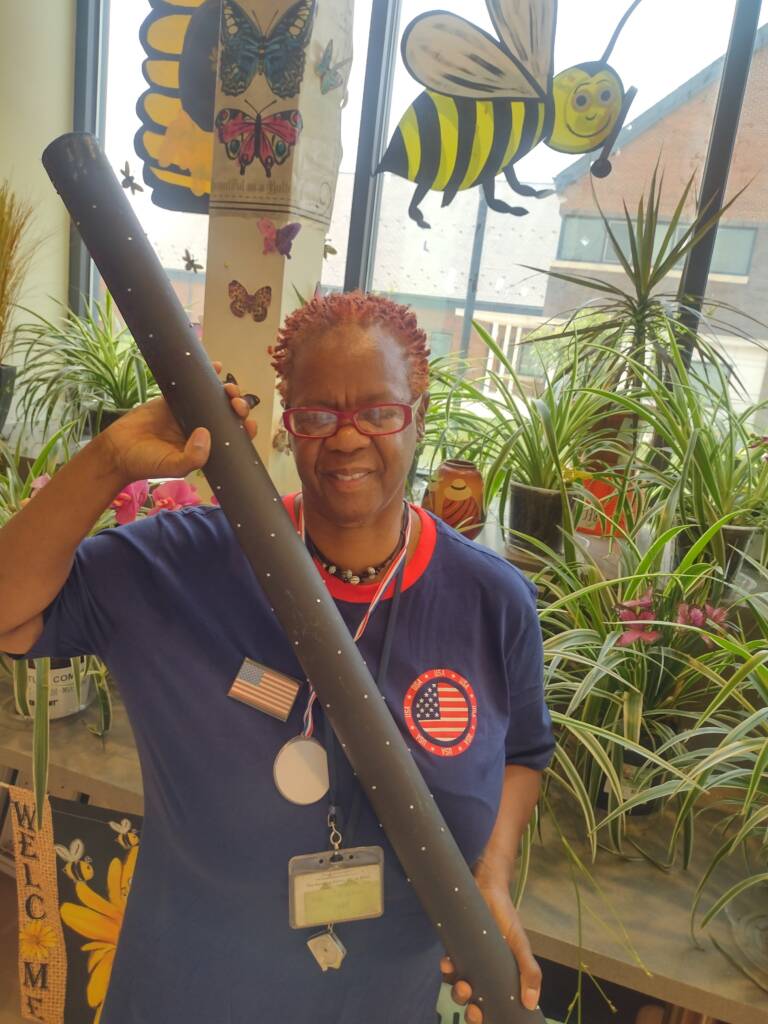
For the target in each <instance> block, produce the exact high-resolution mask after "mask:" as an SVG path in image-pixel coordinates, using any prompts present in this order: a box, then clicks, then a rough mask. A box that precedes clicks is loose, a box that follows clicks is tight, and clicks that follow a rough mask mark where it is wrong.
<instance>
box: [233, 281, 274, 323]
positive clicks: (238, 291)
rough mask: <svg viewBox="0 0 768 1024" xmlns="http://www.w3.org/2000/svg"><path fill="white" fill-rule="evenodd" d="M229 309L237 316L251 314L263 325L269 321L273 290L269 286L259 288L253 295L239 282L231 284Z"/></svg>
mask: <svg viewBox="0 0 768 1024" xmlns="http://www.w3.org/2000/svg"><path fill="white" fill-rule="evenodd" d="M229 298H230V300H231V301H230V303H229V308H230V309H231V310H232V312H233V313H234V315H235V316H239V317H243V316H247V315H248V314H249V313H250V314H251V316H252V317H253V319H254V320H255V321H256V323H261V321H262V320H266V319H267V310H268V309H269V304H270V302H271V301H272V289H271V288H270V287H269V285H265V286H264V287H263V288H257V289H256V291H255V292H254V293H253V295H251V294H250V293H249V292H248V291H247V289H246V288H245V287H244V286H243V285H241V284H240V282H239V281H230V282H229Z"/></svg>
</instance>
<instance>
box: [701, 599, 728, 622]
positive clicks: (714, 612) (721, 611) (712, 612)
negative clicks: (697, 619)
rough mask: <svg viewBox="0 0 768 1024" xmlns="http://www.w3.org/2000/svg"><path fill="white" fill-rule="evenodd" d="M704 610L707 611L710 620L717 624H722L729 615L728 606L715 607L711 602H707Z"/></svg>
mask: <svg viewBox="0 0 768 1024" xmlns="http://www.w3.org/2000/svg"><path fill="white" fill-rule="evenodd" d="M704 610H705V611H706V613H707V618H708V619H709V621H710V622H713V623H714V624H715V625H716V626H722V625H723V623H724V622H725V620H726V617H727V616H728V609H727V608H723V607H720V608H715V607H714V606H713V605H711V604H705V605H704Z"/></svg>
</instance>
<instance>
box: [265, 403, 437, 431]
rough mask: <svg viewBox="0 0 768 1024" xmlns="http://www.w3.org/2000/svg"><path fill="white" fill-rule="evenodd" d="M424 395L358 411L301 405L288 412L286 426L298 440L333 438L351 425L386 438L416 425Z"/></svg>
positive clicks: (379, 404) (284, 418) (361, 408)
mask: <svg viewBox="0 0 768 1024" xmlns="http://www.w3.org/2000/svg"><path fill="white" fill-rule="evenodd" d="M421 399H422V396H421V395H419V397H418V398H417V399H416V401H415V402H412V403H411V404H410V405H408V404H407V403H403V402H377V403H376V404H375V405H361V406H360V407H359V408H357V409H345V410H341V409H323V408H315V407H313V406H300V407H298V408H295V409H286V410H285V412H284V413H283V426H284V427H285V429H286V430H287V431H288V433H289V434H293V436H294V437H304V438H314V439H317V438H322V437H333V436H334V435H335V434H337V433H338V432H339V430H341V428H342V427H343V426H344V424H345V423H351V424H352V425H353V426H354V428H355V430H357V431H358V432H359V433H360V434H365V435H366V436H367V437H384V436H385V435H387V434H399V433H400V431H401V430H405V428H406V427H408V426H410V424H411V423H412V422H413V414H414V413H415V412H416V410H417V409H418V407H419V405H420V404H421Z"/></svg>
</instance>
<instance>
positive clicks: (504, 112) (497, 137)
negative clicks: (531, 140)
mask: <svg viewBox="0 0 768 1024" xmlns="http://www.w3.org/2000/svg"><path fill="white" fill-rule="evenodd" d="M511 131H512V109H511V104H510V103H509V101H508V100H494V101H493V143H492V145H491V151H490V153H489V154H488V159H487V160H486V161H485V163H484V164H483V166H482V167H481V168H480V170H479V171H478V173H477V176H476V177H475V179H474V181H471V182H469V184H470V185H476V184H477V182H478V181H481V180H484V179H486V178H491V177H494V178H495V177H496V175H497V174H498V173H499V171H500V170H501V169H502V168H503V167H504V166H505V164H504V162H503V157H504V154H505V153H506V151H507V148H508V145H509V136H510V132H511Z"/></svg>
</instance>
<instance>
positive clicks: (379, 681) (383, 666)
mask: <svg viewBox="0 0 768 1024" xmlns="http://www.w3.org/2000/svg"><path fill="white" fill-rule="evenodd" d="M403 574H404V573H403V571H401V572H399V573H398V574H397V579H396V580H395V592H394V594H393V595H392V604H391V605H390V608H389V615H388V616H387V626H386V630H385V633H384V642H383V643H382V646H381V659H380V661H379V671H378V672H377V673H376V685H377V686H378V687H379V689H381V688H382V686H383V685H384V681H385V679H386V676H387V669H388V667H389V656H390V653H391V651H392V640H393V638H394V635H395V626H396V624H397V613H398V608H399V606H400V593H401V591H402V587H403ZM323 739H324V741H325V749H326V753H327V755H328V781H329V783H330V786H329V790H328V801H329V805H328V827H329V828H330V829H331V830H332V831H335V832H336V834H337V835H338V838H339V845H341V838H342V837H341V832H340V829H341V828H342V827H343V828H344V832H345V837H346V840H347V845H348V846H349V844H350V842H351V839H352V836H353V835H354V833H355V832H356V831H357V826H358V822H359V820H360V811H361V809H362V796H363V790H362V787H361V786H360V783H359V782H356V783H355V795H354V797H353V799H352V807H351V808H350V811H349V818H348V819H347V821H346V822H344V821H343V819H342V815H341V806H340V804H339V786H338V783H339V776H338V766H339V761H338V758H339V757H340V752H339V743H338V740H337V739H336V735H335V733H334V731H333V729H332V728H331V724H330V722H329V721H328V719H327V718H324V719H323Z"/></svg>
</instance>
